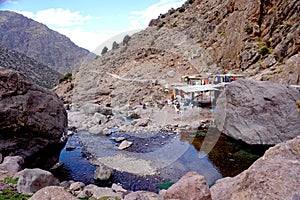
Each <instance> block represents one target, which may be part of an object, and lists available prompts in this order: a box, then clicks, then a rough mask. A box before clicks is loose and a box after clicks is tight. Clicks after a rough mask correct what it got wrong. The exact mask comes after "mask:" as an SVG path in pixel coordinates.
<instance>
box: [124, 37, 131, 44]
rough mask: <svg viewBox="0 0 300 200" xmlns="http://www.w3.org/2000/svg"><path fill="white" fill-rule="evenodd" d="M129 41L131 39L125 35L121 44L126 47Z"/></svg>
mask: <svg viewBox="0 0 300 200" xmlns="http://www.w3.org/2000/svg"><path fill="white" fill-rule="evenodd" d="M130 39H131V37H130V36H129V35H125V37H124V38H123V44H125V45H128V42H129V40H130Z"/></svg>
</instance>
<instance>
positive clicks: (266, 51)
mask: <svg viewBox="0 0 300 200" xmlns="http://www.w3.org/2000/svg"><path fill="white" fill-rule="evenodd" d="M258 53H259V54H261V55H262V56H265V55H268V54H270V53H271V51H270V49H269V48H268V47H267V46H263V47H261V48H260V49H259V50H258Z"/></svg>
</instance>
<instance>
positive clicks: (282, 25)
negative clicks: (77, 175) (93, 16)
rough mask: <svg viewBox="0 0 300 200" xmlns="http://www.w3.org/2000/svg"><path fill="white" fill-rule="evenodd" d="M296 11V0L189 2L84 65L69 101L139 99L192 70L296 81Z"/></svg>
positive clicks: (299, 6)
mask: <svg viewBox="0 0 300 200" xmlns="http://www.w3.org/2000/svg"><path fill="white" fill-rule="evenodd" d="M299 9H300V2H299V1H297V0H289V1H283V0H281V1H271V0H269V1H260V0H253V1H245V0H225V1H221V0H212V1H205V0H195V1H192V0H190V1H187V2H186V3H185V4H184V5H183V6H182V7H181V8H179V9H177V10H174V9H171V10H170V11H169V12H168V13H166V14H162V15H160V16H159V18H158V19H154V20H152V21H151V22H150V26H149V27H148V28H147V29H145V30H143V31H141V32H139V33H136V34H134V35H133V36H132V37H131V40H130V41H129V42H128V44H120V47H119V48H118V49H115V50H112V51H109V52H108V53H106V54H105V55H104V56H101V57H99V58H98V59H96V60H95V61H94V62H93V63H92V64H91V65H89V66H87V67H85V68H82V70H80V72H79V73H78V74H77V75H76V80H75V82H74V89H73V90H72V92H73V97H74V101H77V102H85V101H93V102H100V103H111V104H120V103H121V104H122V103H125V102H127V103H128V102H130V103H139V102H143V101H146V100H149V99H153V97H154V96H155V97H157V96H159V94H157V93H155V91H157V90H156V89H158V88H156V89H155V87H156V86H158V87H159V86H165V84H167V83H168V84H172V83H176V82H180V75H184V74H195V73H199V74H207V73H243V74H245V76H249V77H252V78H253V79H257V80H270V81H274V82H278V83H283V84H299V83H300V78H299V77H300V67H299V66H300V65H299V63H300V61H299V60H300V58H299V53H298V52H299V45H300V42H299V40H300V39H299V38H300V37H299V32H300V26H299V21H300V17H299V11H300V10H299ZM153 86H155V87H153ZM115 97H116V98H115Z"/></svg>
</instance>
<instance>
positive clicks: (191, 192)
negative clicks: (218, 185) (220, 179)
mask: <svg viewBox="0 0 300 200" xmlns="http://www.w3.org/2000/svg"><path fill="white" fill-rule="evenodd" d="M163 199H165V200H167V199H170V200H171V199H194V200H209V199H211V195H210V191H209V188H208V185H207V182H206V180H205V178H204V177H203V176H201V175H199V174H198V173H197V172H188V173H186V174H185V175H184V176H183V177H181V179H180V180H179V181H177V182H176V183H175V184H174V185H172V186H171V187H170V188H169V189H168V190H167V191H166V192H165V193H164V194H163Z"/></svg>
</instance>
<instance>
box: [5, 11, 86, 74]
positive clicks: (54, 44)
mask: <svg viewBox="0 0 300 200" xmlns="http://www.w3.org/2000/svg"><path fill="white" fill-rule="evenodd" d="M0 45H3V46H6V47H7V48H9V49H13V50H16V51H18V52H20V53H22V54H25V55H26V56H28V57H31V58H34V59H35V60H37V61H39V62H41V63H43V64H44V65H46V66H49V67H51V68H52V69H55V70H57V71H59V72H60V73H62V74H65V73H66V72H72V71H74V70H77V69H78V68H79V67H80V65H81V63H82V61H83V60H84V59H85V57H86V56H87V55H88V54H89V53H90V52H89V51H88V50H86V49H83V48H80V47H78V46H76V45H75V44H74V43H73V42H72V41H71V40H70V39H69V38H67V37H66V36H64V35H61V34H59V33H58V32H56V31H53V30H51V29H49V28H48V27H47V26H45V25H43V24H41V23H38V22H36V21H34V20H32V19H29V18H27V17H24V16H23V15H20V14H17V13H15V12H11V11H0Z"/></svg>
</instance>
